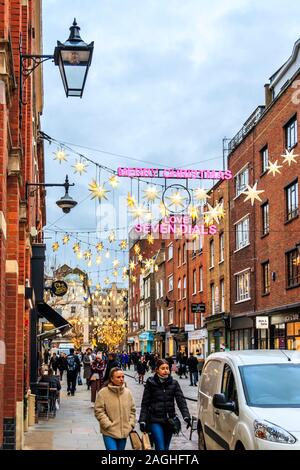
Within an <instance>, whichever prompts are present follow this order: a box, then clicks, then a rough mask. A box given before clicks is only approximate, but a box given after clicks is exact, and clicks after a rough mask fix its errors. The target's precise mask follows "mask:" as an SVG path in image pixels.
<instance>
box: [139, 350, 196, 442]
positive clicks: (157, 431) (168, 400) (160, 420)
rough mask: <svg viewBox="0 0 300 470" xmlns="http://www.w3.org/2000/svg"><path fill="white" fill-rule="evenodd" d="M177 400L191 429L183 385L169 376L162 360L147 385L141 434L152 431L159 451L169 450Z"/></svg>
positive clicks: (165, 363)
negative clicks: (172, 420) (171, 421)
mask: <svg viewBox="0 0 300 470" xmlns="http://www.w3.org/2000/svg"><path fill="white" fill-rule="evenodd" d="M175 400H176V403H177V406H178V408H179V409H180V412H181V414H182V417H183V419H184V421H185V422H186V423H187V428H188V427H189V426H190V425H191V417H190V413H189V410H188V407H187V404H186V401H185V398H184V396H183V393H182V390H181V388H180V385H179V383H178V382H177V380H175V379H173V377H172V376H171V375H170V369H169V364H168V362H167V361H165V360H164V359H159V360H158V361H157V364H156V369H155V375H154V376H153V377H149V378H148V380H147V382H146V386H145V390H144V394H143V399H142V405H141V414H140V418H139V423H140V428H141V431H142V432H144V431H150V432H151V434H152V437H153V441H154V444H155V449H156V450H169V446H170V442H171V439H172V434H173V432H174V430H173V428H172V425H171V423H170V420H171V419H172V418H174V417H175V415H176V413H175Z"/></svg>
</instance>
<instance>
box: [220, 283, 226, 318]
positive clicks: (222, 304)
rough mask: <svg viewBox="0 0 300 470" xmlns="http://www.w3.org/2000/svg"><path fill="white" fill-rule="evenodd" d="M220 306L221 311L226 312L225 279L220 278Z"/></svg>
mask: <svg viewBox="0 0 300 470" xmlns="http://www.w3.org/2000/svg"><path fill="white" fill-rule="evenodd" d="M220 307H221V313H224V312H225V280H224V279H221V280H220Z"/></svg>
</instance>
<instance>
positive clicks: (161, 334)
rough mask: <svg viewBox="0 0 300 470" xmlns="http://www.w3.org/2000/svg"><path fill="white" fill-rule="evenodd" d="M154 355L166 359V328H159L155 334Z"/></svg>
mask: <svg viewBox="0 0 300 470" xmlns="http://www.w3.org/2000/svg"><path fill="white" fill-rule="evenodd" d="M153 353H155V354H159V357H160V358H164V357H165V355H166V333H165V327H164V326H161V327H157V329H156V333H154V343H153Z"/></svg>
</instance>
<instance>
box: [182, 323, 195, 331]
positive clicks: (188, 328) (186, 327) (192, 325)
mask: <svg viewBox="0 0 300 470" xmlns="http://www.w3.org/2000/svg"><path fill="white" fill-rule="evenodd" d="M194 329H195V325H194V324H187V325H184V331H194Z"/></svg>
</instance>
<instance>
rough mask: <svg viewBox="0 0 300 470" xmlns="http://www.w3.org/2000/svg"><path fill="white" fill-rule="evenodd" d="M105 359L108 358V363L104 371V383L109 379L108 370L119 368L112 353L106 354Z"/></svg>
mask: <svg viewBox="0 0 300 470" xmlns="http://www.w3.org/2000/svg"><path fill="white" fill-rule="evenodd" d="M107 358H108V361H107V365H106V371H105V375H104V382H107V380H108V379H109V372H110V370H111V369H113V368H114V367H119V364H118V362H117V360H116V358H115V355H114V354H113V353H108V356H107Z"/></svg>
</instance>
